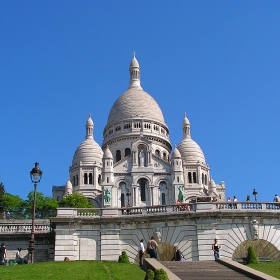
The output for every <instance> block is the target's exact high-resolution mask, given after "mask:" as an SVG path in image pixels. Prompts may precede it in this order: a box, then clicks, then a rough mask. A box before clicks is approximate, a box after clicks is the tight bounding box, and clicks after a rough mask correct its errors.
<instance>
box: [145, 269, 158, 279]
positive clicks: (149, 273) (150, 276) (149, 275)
mask: <svg viewBox="0 0 280 280" xmlns="http://www.w3.org/2000/svg"><path fill="white" fill-rule="evenodd" d="M154 276H155V273H154V272H153V271H152V270H151V269H148V270H147V271H146V275H145V279H144V280H154Z"/></svg>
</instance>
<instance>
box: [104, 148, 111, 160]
mask: <svg viewBox="0 0 280 280" xmlns="http://www.w3.org/2000/svg"><path fill="white" fill-rule="evenodd" d="M103 158H113V154H112V152H111V151H110V149H109V147H108V146H107V147H106V149H105V151H104V155H103Z"/></svg>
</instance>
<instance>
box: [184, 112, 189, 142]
mask: <svg viewBox="0 0 280 280" xmlns="http://www.w3.org/2000/svg"><path fill="white" fill-rule="evenodd" d="M182 128H183V138H191V124H190V121H189V120H188V118H187V113H186V112H185V113H184V119H183V123H182Z"/></svg>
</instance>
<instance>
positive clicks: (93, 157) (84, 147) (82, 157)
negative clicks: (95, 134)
mask: <svg viewBox="0 0 280 280" xmlns="http://www.w3.org/2000/svg"><path fill="white" fill-rule="evenodd" d="M102 156H103V151H102V149H101V147H100V146H99V145H98V144H97V143H96V142H95V141H94V140H93V139H92V138H87V139H86V140H85V141H84V142H82V143H81V144H80V146H79V147H78V148H77V150H76V152H75V154H74V157H73V161H72V165H73V166H74V165H75V164H78V163H79V162H83V163H94V162H98V163H102Z"/></svg>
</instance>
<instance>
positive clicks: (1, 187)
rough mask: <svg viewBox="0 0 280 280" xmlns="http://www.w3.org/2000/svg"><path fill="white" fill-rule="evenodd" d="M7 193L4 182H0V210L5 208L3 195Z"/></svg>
mask: <svg viewBox="0 0 280 280" xmlns="http://www.w3.org/2000/svg"><path fill="white" fill-rule="evenodd" d="M4 194H5V187H4V185H3V183H0V211H1V212H2V211H3V210H4V208H3V195H4Z"/></svg>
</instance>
